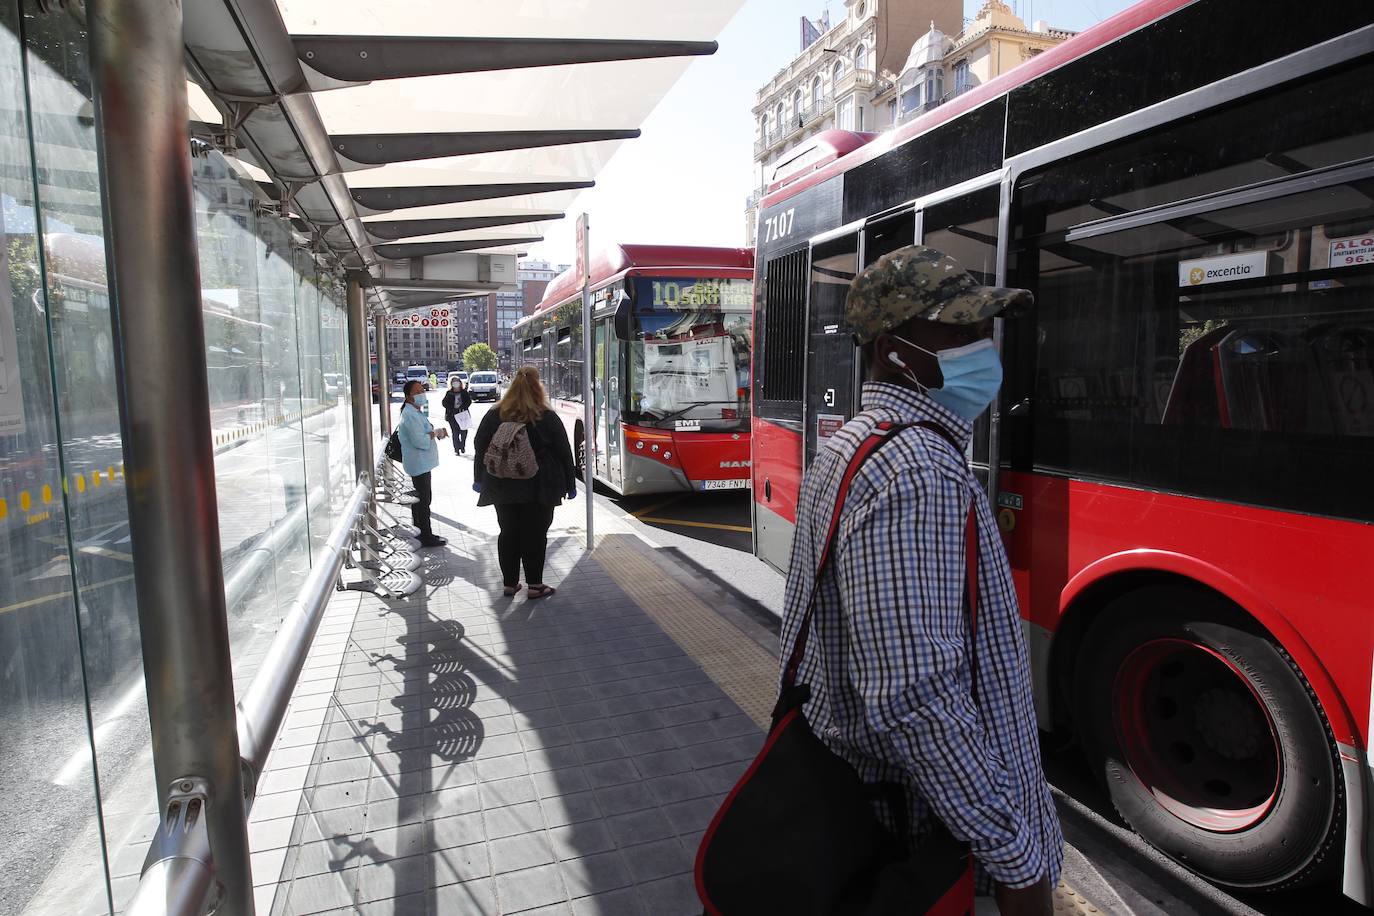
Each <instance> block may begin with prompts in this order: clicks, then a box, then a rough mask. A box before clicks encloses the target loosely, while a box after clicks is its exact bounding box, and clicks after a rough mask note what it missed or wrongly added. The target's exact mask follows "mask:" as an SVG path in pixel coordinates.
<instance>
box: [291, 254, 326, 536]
mask: <svg viewBox="0 0 1374 916" xmlns="http://www.w3.org/2000/svg"><path fill="white" fill-rule="evenodd" d="M294 263H295V269H296V341H297V345H298V348H299V350H300V373H301V382H300V392H301V421H300V423H301V430H302V437H303V439H304V443H305V480H306V486H307V488H308V489H309V491H310V494H311V504H310V509H309V516H310V517H309V522H310V548H311V554H312V555H313V554H314V552H315V551H316V550H317V549H319V548H320V547H321V546H323V545H324V543H325V541H327V540H328V539H329V532H330V530H331V528H332V524H331V522H330V516H331V514H332V513H331V510H330V495H329V425H330V422H331V421H332V419H333V417H332V415H331V414H330V413H329V405H328V404H327V403H325V398H324V369H323V364H322V359H323V357H322V355H321V354H322V352H323V351H322V350H321V338H320V291H319V287H317V286H316V285H315V263H314V261H312V260H311V259H310V256H309V255H308V254H306V253H305V252H303V251H296V252H295V254H294ZM316 499H318V500H319V502H318V505H317V504H316V502H315V500H316Z"/></svg>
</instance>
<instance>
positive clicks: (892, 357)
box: [887, 353, 906, 369]
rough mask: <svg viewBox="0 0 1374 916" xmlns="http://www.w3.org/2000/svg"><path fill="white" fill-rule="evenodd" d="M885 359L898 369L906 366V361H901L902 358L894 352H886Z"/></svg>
mask: <svg viewBox="0 0 1374 916" xmlns="http://www.w3.org/2000/svg"><path fill="white" fill-rule="evenodd" d="M887 360H888V362H890V363H892V364H893V365H894V366H896V367H897V368H898V369H905V368H906V363H905V362H903V361H902V358H901V357H900V356H898V355H897V354H896V353H888V354H887Z"/></svg>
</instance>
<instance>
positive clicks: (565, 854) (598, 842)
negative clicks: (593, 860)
mask: <svg viewBox="0 0 1374 916" xmlns="http://www.w3.org/2000/svg"><path fill="white" fill-rule="evenodd" d="M549 844H550V846H552V848H553V853H554V855H555V856H557V857H558V858H560V859H579V858H582V857H583V856H590V855H595V854H596V853H599V852H609V851H611V850H613V849H615V840H614V839H613V838H612V837H611V831H610V830H609V829H608V828H607V827H606V823H605V821H601V820H593V821H582V822H581V823H577V824H565V825H563V826H561V827H552V828H550V829H549Z"/></svg>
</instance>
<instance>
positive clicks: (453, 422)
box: [448, 417, 468, 455]
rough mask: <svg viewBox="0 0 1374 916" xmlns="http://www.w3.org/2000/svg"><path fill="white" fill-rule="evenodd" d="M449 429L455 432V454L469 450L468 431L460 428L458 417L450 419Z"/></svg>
mask: <svg viewBox="0 0 1374 916" xmlns="http://www.w3.org/2000/svg"><path fill="white" fill-rule="evenodd" d="M448 428H449V429H450V430H452V432H453V454H455V455H456V454H458V452H460V451H461V450H463V449H465V448H467V445H468V431H467V430H466V429H462V428H460V427H459V426H458V419H457V417H449V418H448Z"/></svg>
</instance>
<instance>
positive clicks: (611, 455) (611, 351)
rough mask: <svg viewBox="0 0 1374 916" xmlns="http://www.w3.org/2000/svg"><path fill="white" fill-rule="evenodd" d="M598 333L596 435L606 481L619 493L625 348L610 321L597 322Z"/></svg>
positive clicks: (609, 319)
mask: <svg viewBox="0 0 1374 916" xmlns="http://www.w3.org/2000/svg"><path fill="white" fill-rule="evenodd" d="M602 332H604V333H605V335H606V377H605V378H606V405H605V407H606V409H605V422H604V423H601V422H600V421H599V420H598V424H597V425H598V426H599V427H600V428H599V430H598V432H599V434H600V435H601V441H602V442H604V443H605V447H604V448H603V449H602V452H603V453H604V454H605V456H606V479H607V480H608V481H610V484H611V486H613V487H615V488H616V489H617V490H619V489H621V485H622V484H623V482H624V481H623V479H622V478H623V476H624V471H623V469H622V467H621V464H622V462H621V452H620V445H621V437H620V408H621V403H620V399H621V398H622V397H623V392H624V390H625V386H624V385H623V384H621V380H620V375H621V371H622V369H623V367H624V360H623V359H622V358H621V348H622V347H624V345H625V344H624V343H623V342H622V341H621V340H620V339H618V338H617V337H616V334H615V318H614V317H610V318H604V319H601V321H600V322H599V323H598V326H597V333H598V334H600V333H602Z"/></svg>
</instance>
